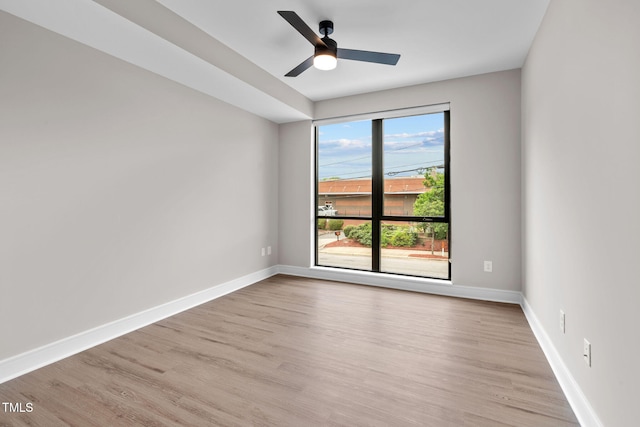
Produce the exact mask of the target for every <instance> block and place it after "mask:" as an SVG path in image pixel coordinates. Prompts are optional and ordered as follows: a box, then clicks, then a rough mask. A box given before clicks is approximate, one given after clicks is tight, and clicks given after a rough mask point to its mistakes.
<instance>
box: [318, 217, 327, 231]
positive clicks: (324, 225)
mask: <svg viewBox="0 0 640 427" xmlns="http://www.w3.org/2000/svg"><path fill="white" fill-rule="evenodd" d="M326 228H327V220H326V219H324V218H322V219H319V220H318V230H325V229H326Z"/></svg>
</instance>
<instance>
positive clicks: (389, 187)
mask: <svg viewBox="0 0 640 427" xmlns="http://www.w3.org/2000/svg"><path fill="white" fill-rule="evenodd" d="M427 190H428V189H427V188H426V187H425V186H424V176H422V175H420V176H413V177H389V178H386V179H385V180H384V192H385V193H384V213H385V215H401V216H406V215H413V205H414V203H415V201H416V199H417V198H418V195H420V194H422V193H424V192H425V191H427ZM318 206H332V207H333V208H334V209H336V210H337V211H338V215H345V216H370V215H371V178H357V179H335V180H327V181H320V182H318Z"/></svg>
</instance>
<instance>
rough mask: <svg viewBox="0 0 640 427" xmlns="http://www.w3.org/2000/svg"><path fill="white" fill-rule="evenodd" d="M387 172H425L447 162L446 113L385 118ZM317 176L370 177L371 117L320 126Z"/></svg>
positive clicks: (325, 177) (388, 175)
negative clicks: (445, 151)
mask: <svg viewBox="0 0 640 427" xmlns="http://www.w3.org/2000/svg"><path fill="white" fill-rule="evenodd" d="M383 126H384V128H383V131H384V139H383V141H384V160H383V162H384V173H385V178H388V177H392V176H418V175H422V176H424V172H425V170H426V169H427V168H429V167H432V166H438V165H443V164H444V113H435V114H425V115H421V116H411V117H401V118H396V119H385V120H384V122H383ZM318 135H319V138H318V140H319V141H318V165H319V170H318V177H319V179H320V180H323V179H327V178H336V177H337V178H341V179H352V178H370V177H371V121H370V120H363V121H359V122H347V123H337V124H332V125H325V126H319V128H318Z"/></svg>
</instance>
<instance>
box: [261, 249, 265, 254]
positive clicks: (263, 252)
mask: <svg viewBox="0 0 640 427" xmlns="http://www.w3.org/2000/svg"><path fill="white" fill-rule="evenodd" d="M264 254H265V251H264V248H262V256H264Z"/></svg>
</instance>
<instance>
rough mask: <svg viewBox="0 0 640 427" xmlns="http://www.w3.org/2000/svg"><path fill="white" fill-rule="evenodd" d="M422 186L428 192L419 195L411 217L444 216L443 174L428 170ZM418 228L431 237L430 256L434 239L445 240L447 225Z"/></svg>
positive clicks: (424, 225) (425, 223)
mask: <svg viewBox="0 0 640 427" xmlns="http://www.w3.org/2000/svg"><path fill="white" fill-rule="evenodd" d="M423 184H424V186H425V187H427V188H428V189H429V190H428V191H426V192H424V193H422V194H420V195H419V196H418V198H417V199H416V201H415V203H414V204H413V215H414V216H421V217H433V216H444V174H443V173H438V172H437V171H436V169H429V170H427V172H426V173H425V174H424V181H423ZM419 227H420V228H421V229H422V230H423V231H424V232H425V234H427V235H431V254H432V255H433V251H434V246H435V239H436V238H437V239H446V238H447V232H448V230H449V224H446V223H443V222H423V223H420V225H419Z"/></svg>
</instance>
